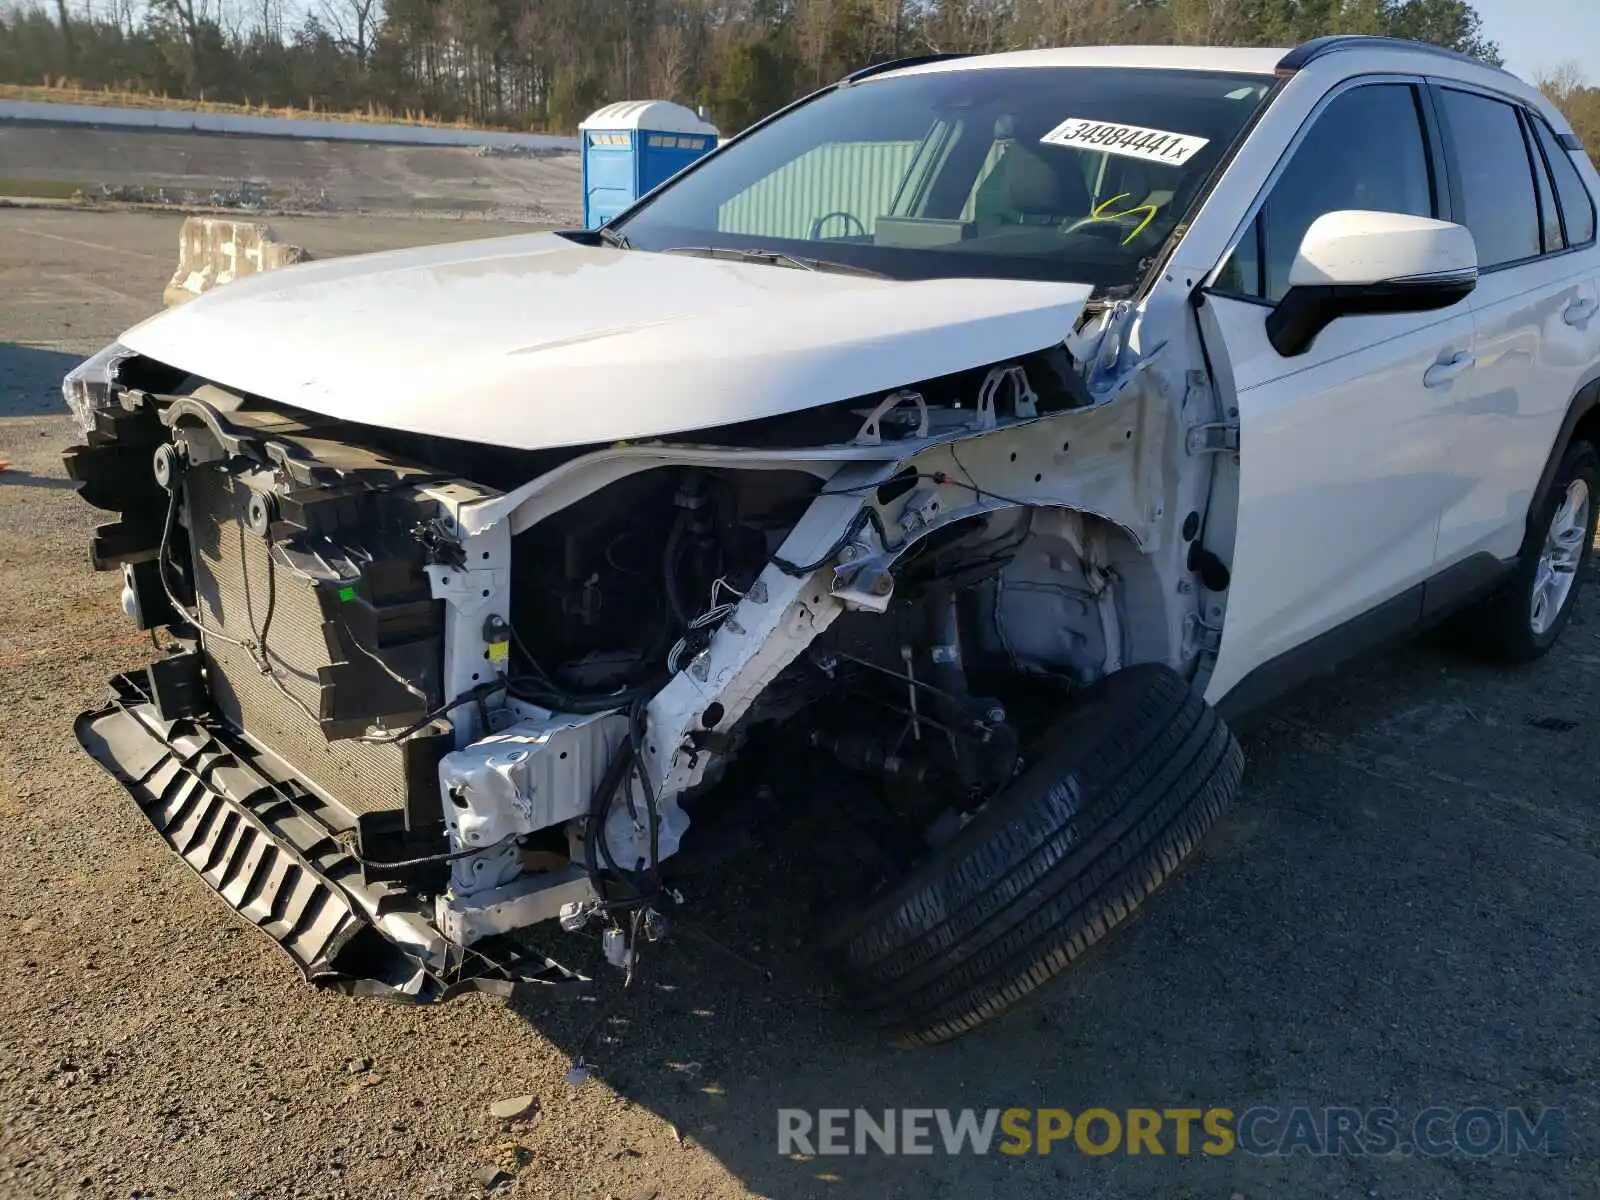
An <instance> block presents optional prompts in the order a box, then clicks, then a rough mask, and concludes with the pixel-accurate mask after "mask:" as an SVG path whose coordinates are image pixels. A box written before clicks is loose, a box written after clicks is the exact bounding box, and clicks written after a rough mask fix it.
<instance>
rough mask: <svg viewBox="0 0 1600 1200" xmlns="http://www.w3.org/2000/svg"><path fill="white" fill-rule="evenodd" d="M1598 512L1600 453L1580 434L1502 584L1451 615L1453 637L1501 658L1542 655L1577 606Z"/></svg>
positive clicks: (1485, 655) (1529, 658) (1481, 653)
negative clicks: (1468, 606)
mask: <svg viewBox="0 0 1600 1200" xmlns="http://www.w3.org/2000/svg"><path fill="white" fill-rule="evenodd" d="M1597 513H1600V454H1596V452H1595V448H1594V446H1592V445H1591V444H1590V443H1588V442H1574V443H1573V444H1572V446H1571V447H1569V448H1568V450H1567V452H1566V454H1565V455H1563V456H1562V459H1561V462H1560V464H1559V465H1558V466H1557V467H1556V473H1555V476H1554V478H1552V479H1551V481H1550V488H1549V490H1548V491H1547V492H1546V493H1545V494H1544V495H1543V496H1541V497H1540V499H1539V502H1538V505H1537V507H1536V508H1535V510H1534V513H1533V517H1532V519H1531V520H1530V521H1529V522H1528V534H1527V537H1526V538H1524V539H1523V543H1522V550H1521V552H1520V553H1519V554H1518V556H1517V565H1516V568H1515V569H1514V570H1513V571H1512V573H1511V576H1510V577H1509V578H1508V579H1507V580H1506V581H1505V583H1503V584H1501V585H1500V587H1499V588H1498V589H1497V590H1496V591H1495V592H1493V593H1492V594H1491V595H1489V596H1487V597H1485V598H1484V599H1483V600H1480V601H1479V602H1478V603H1476V604H1474V605H1473V606H1472V607H1470V608H1468V609H1466V610H1464V611H1463V612H1462V613H1460V614H1459V615H1458V616H1457V617H1455V618H1454V619H1453V620H1452V622H1451V624H1450V626H1449V632H1450V635H1451V637H1452V640H1454V641H1455V642H1456V643H1457V644H1458V645H1460V646H1461V647H1462V648H1463V649H1466V650H1468V651H1470V652H1471V653H1474V654H1477V655H1478V656H1480V657H1483V658H1487V659H1491V660H1493V661H1495V662H1502V663H1510V664H1520V663H1529V662H1533V661H1534V660H1535V659H1537V658H1542V657H1543V656H1544V655H1545V654H1546V653H1547V652H1548V651H1549V649H1550V647H1551V646H1553V645H1555V643H1556V639H1557V638H1559V637H1560V636H1561V631H1562V630H1563V629H1565V628H1566V625H1567V621H1568V620H1569V619H1570V618H1571V616H1572V610H1573V609H1574V608H1575V607H1577V600H1578V589H1579V586H1580V583H1581V581H1582V579H1583V572H1584V569H1585V568H1586V567H1587V566H1588V563H1589V556H1590V554H1591V553H1593V550H1594V531H1595V519H1596V515H1597Z"/></svg>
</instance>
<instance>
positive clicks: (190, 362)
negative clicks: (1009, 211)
mask: <svg viewBox="0 0 1600 1200" xmlns="http://www.w3.org/2000/svg"><path fill="white" fill-rule="evenodd" d="M1089 294H1090V289H1089V288H1088V287H1087V286H1086V285H1083V284H1067V283H1033V282H1019V281H1013V280H1001V279H939V280H928V281H923V282H913V283H903V282H895V281H891V280H884V279H874V278H867V277H862V276H855V275H844V274H833V273H826V272H813V271H803V270H796V269H793V268H785V267H776V266H769V265H765V264H758V263H743V262H730V261H725V260H717V259H703V258H692V257H687V256H683V255H671V254H654V253H646V252H643V251H637V250H630V251H624V250H615V249H611V248H596V247H586V246H578V245H575V244H574V243H572V242H570V241H568V240H567V239H565V238H561V237H557V236H555V235H553V234H532V235H524V236H518V237H508V238H495V239H492V240H489V241H480V242H465V243H454V244H451V245H443V246H425V247H422V248H420V249H415V250H399V251H392V252H388V253H383V254H369V255H362V256H359V257H353V258H341V259H331V260H328V261H325V262H313V263H307V264H305V265H303V266H297V267H288V268H284V269H282V270H278V271H272V272H268V273H266V274H262V275H253V276H248V277H246V278H244V279H240V280H238V281H237V282H234V283H231V284H228V285H227V286H226V287H222V288H219V289H217V290H216V291H214V292H210V293H207V294H205V295H203V296H200V297H198V298H196V299H194V300H191V301H190V302H189V303H187V304H184V305H182V306H181V307H179V308H175V309H171V310H169V311H167V312H164V313H161V314H160V315H158V316H155V317H152V318H151V319H150V320H148V321H145V322H144V323H143V324H141V325H137V326H135V327H134V328H133V329H131V330H129V331H128V332H127V333H126V334H124V335H123V336H122V338H121V339H120V341H121V342H122V344H123V345H125V346H127V347H129V348H130V349H132V350H134V351H136V352H138V353H140V354H143V355H146V356H148V357H150V358H153V359H156V360H158V361H161V362H164V363H167V364H169V365H172V366H175V367H179V368H181V369H183V370H186V371H189V372H191V373H192V374H195V375H198V376H201V377H203V378H205V379H209V380H211V381H213V382H216V383H220V384H223V385H224V386H227V387H230V388H235V389H238V390H240V391H245V392H251V393H254V394H256V395H259V396H263V397H265V398H267V399H269V400H273V401H276V402H278V403H281V404H289V405H294V406H297V407H300V408H304V409H309V410H311V411H313V412H318V413H323V414H326V415H328V416H332V417H338V418H341V419H345V420H350V421H358V422H362V423H365V424H371V425H380V426H386V427H389V428H394V429H404V430H408V431H411V432H414V433H423V434H431V435H435V436H441V437H451V438H464V439H467V440H470V441H476V442H488V443H493V444H496V445H502V446H512V447H518V448H523V449H540V448H546V447H556V446H573V445H583V444H586V443H592V442H608V441H616V440H620V439H630V438H641V437H650V436H654V435H659V434H667V433H680V432H683V431H687V430H693V429H706V428H711V427H714V426H718V425H727V424H732V423H734V422H737V421H748V420H753V419H756V418H760V417H768V416H775V415H778V414H781V413H787V412H795V411H799V410H802V409H806V408H812V407H815V406H818V405H822V404H828V403H832V402H834V401H838V400H844V399H848V398H850V397H852V396H859V395H864V394H868V393H872V392H881V391H885V390H888V389H891V388H895V387H899V386H902V385H904V384H907V383H912V382H915V381H916V380H919V379H928V378H932V377H934V376H938V375H944V374H947V373H949V372H952V371H958V370H964V369H967V368H971V367H976V366H982V365H983V364H985V363H990V362H996V361H999V360H1002V359H1007V358H1014V357H1016V356H1018V355H1022V354H1027V353H1030V352H1032V351H1035V350H1040V349H1044V348H1045V347H1048V346H1051V345H1054V344H1056V343H1058V342H1060V341H1061V340H1062V339H1063V338H1065V337H1066V336H1067V334H1068V333H1069V332H1070V331H1071V329H1072V326H1073V324H1074V322H1075V321H1076V319H1077V316H1078V314H1079V312H1080V311H1081V310H1082V308H1083V305H1084V302H1085V301H1087V300H1088V298H1089Z"/></svg>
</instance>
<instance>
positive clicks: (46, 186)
mask: <svg viewBox="0 0 1600 1200" xmlns="http://www.w3.org/2000/svg"><path fill="white" fill-rule="evenodd" d="M83 190H84V187H83V184H81V183H61V182H59V181H57V180H53V179H0V196H14V197H19V198H25V199H28V200H71V199H72V198H73V197H74V196H76V195H77V194H78V193H79V192H81V191H83Z"/></svg>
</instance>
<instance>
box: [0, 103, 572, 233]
mask: <svg viewBox="0 0 1600 1200" xmlns="http://www.w3.org/2000/svg"><path fill="white" fill-rule="evenodd" d="M246 184H248V185H249V189H250V191H251V193H252V194H253V195H259V196H260V197H262V198H263V199H264V201H265V203H266V204H267V206H268V208H269V209H271V210H275V211H292V212H305V211H310V212H340V213H354V212H361V213H369V214H378V215H385V214H388V215H393V214H413V215H426V216H458V217H459V216H483V217H490V218H493V219H500V220H522V221H542V222H547V223H550V224H576V223H577V222H578V220H579V215H580V212H581V203H580V197H581V192H580V189H579V184H578V156H577V154H575V153H574V154H555V155H547V156H540V157H537V158H509V157H484V156H482V155H480V154H478V153H476V152H475V151H474V150H472V149H468V148H456V147H449V146H379V145H363V144H360V143H355V142H308V141H295V140H292V139H289V138H260V137H232V136H226V135H223V134H206V133H170V132H164V131H159V130H149V131H138V132H131V131H129V130H125V129H123V130H117V129H90V128H87V127H84V126H73V125H59V126H55V125H22V124H14V123H7V122H0V195H8V194H9V195H24V196H26V195H44V196H60V195H64V194H65V195H70V193H71V190H72V189H74V188H78V189H81V190H82V191H83V192H84V193H85V194H86V195H88V196H91V197H92V196H94V195H97V194H98V193H99V189H100V188H101V185H106V186H108V187H110V188H112V189H113V190H115V191H116V193H117V194H119V195H125V196H130V197H138V196H143V197H148V198H150V199H156V198H157V197H158V194H159V195H160V196H163V197H165V198H166V199H167V200H169V201H180V200H184V199H185V198H187V200H188V202H192V203H199V204H204V203H207V202H208V198H209V197H211V196H212V195H213V194H216V195H217V196H219V197H220V198H222V202H224V203H226V202H227V197H229V196H230V195H236V194H238V193H239V192H240V191H241V189H242V187H243V186H244V185H246ZM129 189H138V190H129Z"/></svg>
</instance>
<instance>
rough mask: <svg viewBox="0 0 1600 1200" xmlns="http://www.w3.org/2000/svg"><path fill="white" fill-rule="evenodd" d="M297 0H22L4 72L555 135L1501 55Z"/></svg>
mask: <svg viewBox="0 0 1600 1200" xmlns="http://www.w3.org/2000/svg"><path fill="white" fill-rule="evenodd" d="M310 2H311V7H310V8H309V10H308V9H305V8H302V7H300V6H299V5H298V4H297V5H296V6H295V7H294V8H291V7H290V6H289V4H290V0H22V4H21V5H19V6H13V7H11V8H8V9H0V82H10V83H20V84H39V83H41V82H47V81H70V82H72V83H74V84H77V85H79V86H84V87H89V88H120V89H125V90H130V91H139V92H149V93H155V94H160V95H165V96H170V97H181V98H185V99H193V100H210V101H223V102H231V103H250V104H257V105H269V106H272V107H297V108H315V109H319V110H324V111H345V112H348V111H362V110H365V111H371V112H378V113H389V114H395V115H404V114H413V115H425V116H427V117H430V118H434V119H439V120H446V121H455V120H465V121H470V122H473V123H481V124H488V125H500V126H506V127H510V128H516V129H547V130H556V131H565V130H571V129H573V128H574V127H575V126H576V125H577V122H578V121H579V120H581V119H582V118H583V117H584V116H585V115H586V114H587V113H589V112H590V111H592V110H593V109H595V108H597V107H599V106H600V105H601V104H603V103H607V102H609V101H612V100H618V99H628V98H642V97H651V98H667V99H673V100H678V101H680V102H683V103H687V104H690V105H696V106H699V105H704V106H705V107H706V108H708V109H709V110H710V111H711V114H712V119H713V120H714V121H715V122H716V123H717V124H718V126H719V127H720V128H721V129H723V130H724V131H725V132H731V131H734V130H737V129H740V128H742V127H744V126H745V125H747V124H748V123H749V122H751V121H752V120H755V119H756V118H758V117H760V116H762V115H764V114H766V113H768V112H771V111H772V110H773V109H775V108H777V107H779V106H781V105H782V104H784V103H786V102H788V101H789V100H790V99H792V98H794V97H795V96H797V95H800V94H802V93H804V92H806V91H808V90H810V89H812V88H815V87H818V86H821V85H822V84H824V83H827V82H829V81H831V80H834V79H837V78H839V77H840V76H841V75H843V74H845V73H846V72H848V71H851V70H854V69H856V68H858V67H860V66H863V65H865V64H868V63H872V62H877V61H881V60H884V59H890V58H898V57H901V56H905V55H911V54H921V53H929V52H940V51H956V50H964V51H978V52H982V51H994V50H1005V49H1018V48H1023V47H1030V46H1053V45H1069V44H1089V43H1114V42H1135V43H1137V42H1156V43H1169V42H1177V43H1197V44H1207V45H1225V44H1232V45H1283V44H1294V43H1296V42H1300V41H1304V40H1306V39H1309V38H1311V37H1315V36H1317V35H1319V34H1324V33H1381V34H1392V35H1395V36H1400V37H1410V38H1417V39H1420V40H1423V41H1428V42H1433V43H1436V44H1438V45H1442V46H1448V47H1450V48H1452V49H1456V50H1460V51H1463V52H1465V53H1468V54H1472V55H1476V56H1478V57H1480V58H1483V59H1485V60H1486V61H1489V62H1493V63H1498V62H1499V52H1498V49H1497V47H1496V46H1495V45H1494V43H1493V42H1491V41H1489V40H1488V39H1487V38H1486V37H1485V36H1484V34H1483V31H1482V26H1481V21H1480V18H1479V15H1478V13H1477V11H1476V10H1475V9H1474V8H1473V7H1472V5H1471V4H1470V3H1467V2H1466V0H310ZM1558 82H1559V83H1560V84H1561V86H1562V87H1563V88H1564V89H1565V90H1564V92H1563V99H1564V100H1565V101H1566V102H1567V103H1569V104H1573V105H1576V106H1577V107H1578V108H1582V109H1584V111H1586V112H1587V111H1590V109H1591V108H1592V109H1593V110H1594V111H1595V113H1596V116H1597V117H1600V103H1593V104H1592V105H1591V102H1592V101H1600V92H1597V91H1595V90H1594V89H1589V88H1585V87H1584V86H1583V83H1582V80H1581V78H1580V77H1578V76H1576V75H1575V74H1573V73H1571V72H1569V73H1567V74H1565V75H1563V76H1562V77H1561V79H1560V80H1559V81H1558ZM1585 106H1589V107H1585ZM1596 133H1597V134H1600V130H1597V131H1596Z"/></svg>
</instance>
